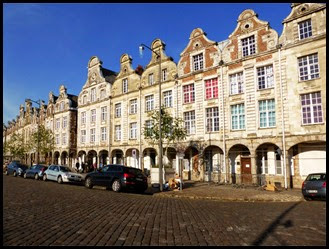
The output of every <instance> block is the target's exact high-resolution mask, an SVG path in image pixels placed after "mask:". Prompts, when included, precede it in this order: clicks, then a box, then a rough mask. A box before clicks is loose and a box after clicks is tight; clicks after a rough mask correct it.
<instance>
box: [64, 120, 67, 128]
mask: <svg viewBox="0 0 329 249" xmlns="http://www.w3.org/2000/svg"><path fill="white" fill-rule="evenodd" d="M66 127H67V117H63V129H64V128H66Z"/></svg>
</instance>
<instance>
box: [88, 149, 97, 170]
mask: <svg viewBox="0 0 329 249" xmlns="http://www.w3.org/2000/svg"><path fill="white" fill-rule="evenodd" d="M86 159H87V161H86V163H87V165H86V171H87V172H90V171H92V170H93V165H94V164H95V163H96V165H98V162H97V161H98V160H97V152H96V151H95V150H89V151H88V153H87V157H86Z"/></svg>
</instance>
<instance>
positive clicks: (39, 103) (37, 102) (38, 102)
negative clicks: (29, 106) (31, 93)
mask: <svg viewBox="0 0 329 249" xmlns="http://www.w3.org/2000/svg"><path fill="white" fill-rule="evenodd" d="M25 101H31V102H34V103H36V104H38V105H39V117H38V149H37V164H39V143H40V138H39V136H40V135H39V128H40V109H41V108H40V105H41V100H40V99H39V100H38V101H34V100H32V99H26V100H25Z"/></svg>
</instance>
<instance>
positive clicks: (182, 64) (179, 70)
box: [178, 61, 186, 76]
mask: <svg viewBox="0 0 329 249" xmlns="http://www.w3.org/2000/svg"><path fill="white" fill-rule="evenodd" d="M185 67H186V61H185V62H182V63H180V65H179V68H178V75H179V76H182V75H183V74H184V68H185Z"/></svg>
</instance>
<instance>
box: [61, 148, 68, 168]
mask: <svg viewBox="0 0 329 249" xmlns="http://www.w3.org/2000/svg"><path fill="white" fill-rule="evenodd" d="M68 159H69V154H68V153H67V151H65V150H64V151H62V153H61V156H60V165H65V166H68Z"/></svg>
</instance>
